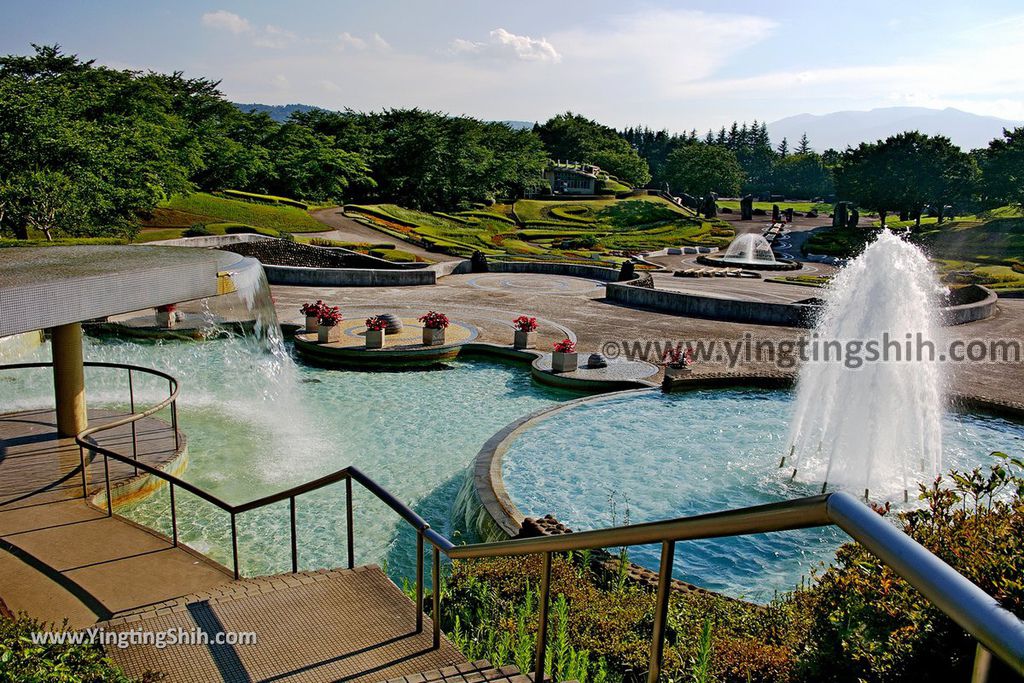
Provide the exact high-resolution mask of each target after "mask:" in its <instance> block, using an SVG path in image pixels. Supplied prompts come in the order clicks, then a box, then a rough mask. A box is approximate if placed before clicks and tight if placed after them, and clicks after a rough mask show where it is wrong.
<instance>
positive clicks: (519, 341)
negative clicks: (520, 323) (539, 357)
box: [512, 330, 537, 349]
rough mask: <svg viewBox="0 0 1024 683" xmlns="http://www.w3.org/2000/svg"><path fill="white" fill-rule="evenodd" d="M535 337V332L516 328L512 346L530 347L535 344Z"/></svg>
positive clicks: (518, 347)
mask: <svg viewBox="0 0 1024 683" xmlns="http://www.w3.org/2000/svg"><path fill="white" fill-rule="evenodd" d="M536 337H537V333H536V332H524V331H523V330H516V336H515V339H513V340H512V348H514V349H532V348H533V347H534V346H535V345H536V344H535V339H536Z"/></svg>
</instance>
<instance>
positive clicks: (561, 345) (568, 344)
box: [555, 339, 576, 353]
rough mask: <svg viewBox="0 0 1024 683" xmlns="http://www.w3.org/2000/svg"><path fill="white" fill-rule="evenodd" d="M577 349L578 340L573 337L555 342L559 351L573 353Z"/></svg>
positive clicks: (556, 349)
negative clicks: (575, 340)
mask: <svg viewBox="0 0 1024 683" xmlns="http://www.w3.org/2000/svg"><path fill="white" fill-rule="evenodd" d="M575 350H576V342H574V341H573V340H572V339H563V340H562V341H560V342H558V343H557V344H555V351H556V352H557V353H573V352H574V351H575Z"/></svg>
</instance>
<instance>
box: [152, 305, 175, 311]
mask: <svg viewBox="0 0 1024 683" xmlns="http://www.w3.org/2000/svg"><path fill="white" fill-rule="evenodd" d="M156 310H158V311H160V312H161V313H174V312H175V311H176V310H178V305H177V304H164V305H163V306H157V307H156Z"/></svg>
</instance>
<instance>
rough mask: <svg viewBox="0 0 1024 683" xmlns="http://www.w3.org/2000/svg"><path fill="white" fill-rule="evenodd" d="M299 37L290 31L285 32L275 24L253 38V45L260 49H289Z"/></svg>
mask: <svg viewBox="0 0 1024 683" xmlns="http://www.w3.org/2000/svg"><path fill="white" fill-rule="evenodd" d="M296 38H297V36H296V35H295V34H294V33H293V32H291V31H288V30H285V29H283V28H281V27H279V26H274V25H273V24H267V25H266V27H264V29H263V30H262V31H260V32H258V33H257V35H256V36H255V37H254V38H253V41H252V42H253V45H257V46H259V47H270V48H275V49H281V48H285V47H288V46H289V45H291V44H292V43H293V42H295V40H296Z"/></svg>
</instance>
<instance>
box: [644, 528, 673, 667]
mask: <svg viewBox="0 0 1024 683" xmlns="http://www.w3.org/2000/svg"><path fill="white" fill-rule="evenodd" d="M675 554H676V544H675V542H674V541H665V542H663V543H662V544H661V566H660V568H659V570H658V597H657V601H656V602H655V605H654V628H653V633H652V635H651V663H650V669H648V672H647V683H658V677H659V676H660V675H661V659H662V655H663V654H664V652H665V624H667V623H668V601H669V598H670V597H671V596H672V561H673V559H675Z"/></svg>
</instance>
